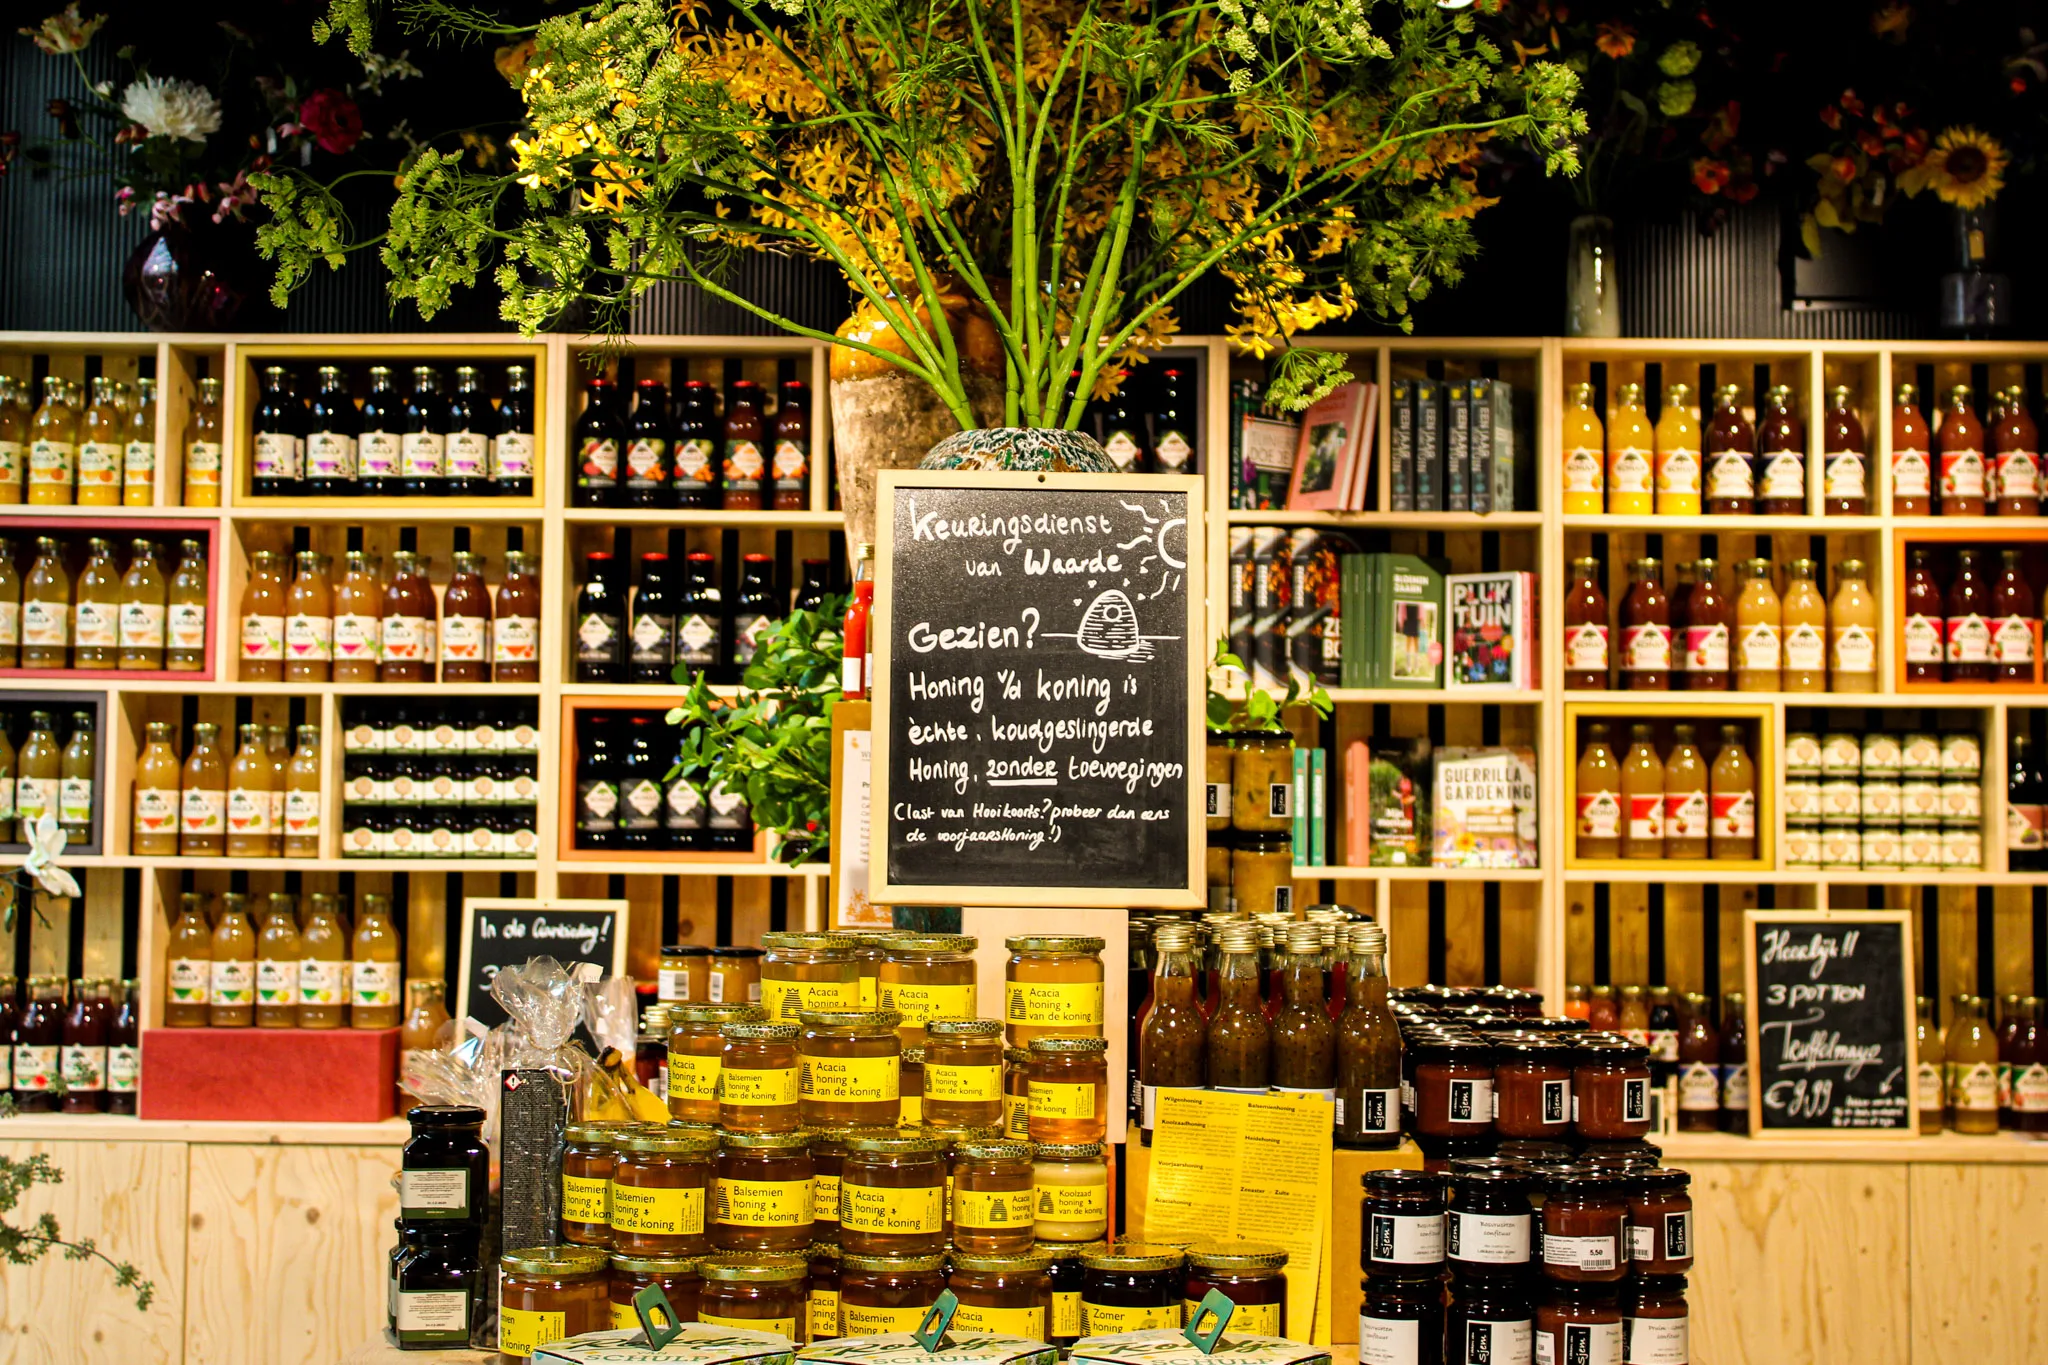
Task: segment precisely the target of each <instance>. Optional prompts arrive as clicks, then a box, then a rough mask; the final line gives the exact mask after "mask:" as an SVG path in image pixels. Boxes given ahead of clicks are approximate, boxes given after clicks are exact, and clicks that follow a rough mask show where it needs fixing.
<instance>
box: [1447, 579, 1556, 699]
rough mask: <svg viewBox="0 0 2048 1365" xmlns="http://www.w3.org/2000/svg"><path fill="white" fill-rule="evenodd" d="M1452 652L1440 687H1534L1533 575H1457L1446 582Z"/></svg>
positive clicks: (1506, 689)
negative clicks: (1442, 684) (1442, 685)
mask: <svg viewBox="0 0 2048 1365" xmlns="http://www.w3.org/2000/svg"><path fill="white" fill-rule="evenodd" d="M1444 604H1445V609H1446V611H1447V612H1448V614H1449V617H1450V620H1449V626H1448V629H1449V634H1450V649H1449V652H1448V653H1447V654H1446V655H1445V667H1444V686H1445V687H1446V688H1456V689H1460V690H1470V689H1486V690H1490V691H1496V692H1526V691H1528V690H1529V689H1531V688H1533V687H1535V686H1536V638H1537V633H1536V577H1535V575H1534V574H1529V573H1520V572H1505V573H1458V574H1451V575H1450V576H1448V577H1447V578H1445V579H1444Z"/></svg>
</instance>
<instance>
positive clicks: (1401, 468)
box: [1387, 379, 1415, 512]
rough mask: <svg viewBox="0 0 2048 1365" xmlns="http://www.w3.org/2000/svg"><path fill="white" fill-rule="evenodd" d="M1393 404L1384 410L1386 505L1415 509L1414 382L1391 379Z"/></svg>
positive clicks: (1404, 509)
mask: <svg viewBox="0 0 2048 1365" xmlns="http://www.w3.org/2000/svg"><path fill="white" fill-rule="evenodd" d="M1393 388H1394V393H1393V398H1392V400H1391V401H1392V403H1393V407H1392V408H1390V409H1389V410H1388V412H1387V466H1388V469H1387V495H1388V501H1387V505H1388V507H1390V508H1391V509H1392V510H1394V511H1396V512H1413V511H1414V510H1415V382H1414V381H1413V380H1410V379H1397V380H1395V381H1394V385H1393Z"/></svg>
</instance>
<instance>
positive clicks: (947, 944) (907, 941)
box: [882, 934, 981, 953]
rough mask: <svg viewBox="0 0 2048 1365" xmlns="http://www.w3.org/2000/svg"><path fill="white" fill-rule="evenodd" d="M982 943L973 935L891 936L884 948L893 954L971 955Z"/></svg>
mask: <svg viewBox="0 0 2048 1365" xmlns="http://www.w3.org/2000/svg"><path fill="white" fill-rule="evenodd" d="M980 942H981V940H980V939H978V938H976V937H975V936H974V935H972V934H891V935H889V936H888V937H887V938H885V939H883V940H882V947H883V948H884V949H886V950H887V951H889V952H892V953H971V952H973V951H974V949H975V947H976V946H977V945H978V944H979V943H980Z"/></svg>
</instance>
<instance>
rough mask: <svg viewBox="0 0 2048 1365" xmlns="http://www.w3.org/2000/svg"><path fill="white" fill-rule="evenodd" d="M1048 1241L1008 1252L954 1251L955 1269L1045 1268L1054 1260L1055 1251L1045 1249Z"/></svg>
mask: <svg viewBox="0 0 2048 1365" xmlns="http://www.w3.org/2000/svg"><path fill="white" fill-rule="evenodd" d="M1046 1245H1047V1244H1046V1243H1044V1242H1040V1243H1038V1244H1037V1245H1036V1246H1034V1247H1032V1249H1031V1250H1029V1251H1012V1252H1009V1253H1007V1254H1003V1255H997V1254H993V1253H991V1254H988V1255H979V1256H978V1255H976V1254H974V1253H973V1252H970V1251H956V1252H954V1253H953V1269H955V1270H971V1271H981V1272H983V1273H988V1274H1001V1273H1002V1272H1004V1271H1022V1272H1030V1271H1034V1270H1044V1269H1045V1268H1046V1267H1048V1266H1050V1265H1051V1264H1052V1262H1053V1253H1052V1252H1051V1251H1049V1250H1045V1249H1044V1248H1045V1247H1046Z"/></svg>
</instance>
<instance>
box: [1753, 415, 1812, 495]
mask: <svg viewBox="0 0 2048 1365" xmlns="http://www.w3.org/2000/svg"><path fill="white" fill-rule="evenodd" d="M1764 402H1765V408H1764V411H1763V412H1762V413H1761V414H1760V415H1759V416H1758V417H1757V422H1756V460H1757V477H1756V498H1757V501H1756V510H1757V511H1758V512H1759V513H1760V514H1762V515H1764V516H1767V517H1796V516H1801V515H1803V514H1804V513H1805V511H1806V424H1805V423H1804V422H1802V421H1800V420H1799V414H1798V413H1797V412H1795V411H1794V410H1793V407H1792V387H1791V386H1790V385H1789V384H1773V385H1772V386H1771V388H1770V391H1769V392H1768V393H1767V394H1766V395H1765V398H1764Z"/></svg>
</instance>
